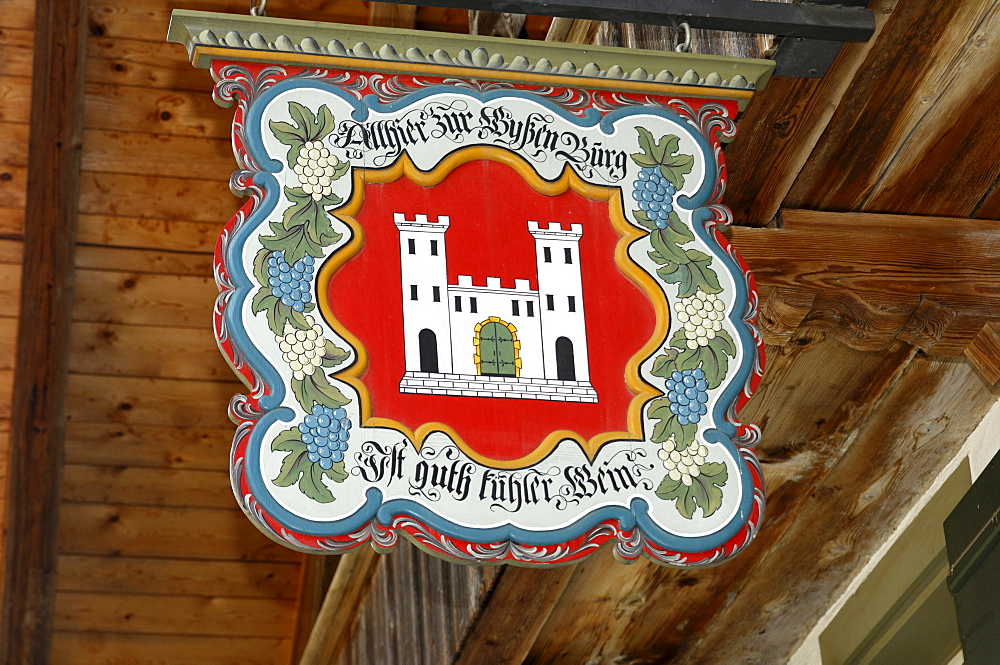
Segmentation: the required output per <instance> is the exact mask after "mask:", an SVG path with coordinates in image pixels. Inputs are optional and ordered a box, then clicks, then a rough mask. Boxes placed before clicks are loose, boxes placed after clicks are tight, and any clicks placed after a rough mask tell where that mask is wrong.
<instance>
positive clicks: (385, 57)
mask: <svg viewBox="0 0 1000 665" xmlns="http://www.w3.org/2000/svg"><path fill="white" fill-rule="evenodd" d="M167 41H169V42H175V43H178V44H183V45H184V46H185V47H186V48H187V50H188V55H189V56H190V57H191V58H192V62H193V63H194V64H195V65H196V66H198V67H208V65H209V63H208V62H203V61H201V60H202V59H198V58H197V57H196V55H197V54H196V52H195V48H196V47H197V46H211V47H218V48H233V49H241V50H247V49H250V50H254V51H263V52H271V53H274V54H275V56H276V59H279V60H280V54H281V53H303V54H313V55H318V56H323V55H327V56H339V57H350V58H359V59H366V60H372V61H373V62H377V61H395V62H411V63H421V64H432V65H445V66H454V67H464V68H475V69H495V70H505V71H514V72H533V73H538V74H546V75H549V76H565V77H566V78H567V79H577V80H576V81H573V82H570V81H567V85H574V86H581V85H582V86H586V83H585V81H581V80H579V79H587V78H599V79H612V80H621V81H635V82H645V83H652V84H657V83H661V84H669V85H683V86H691V87H692V88H715V89H719V88H721V89H726V88H729V89H735V90H761V89H763V87H764V85H765V84H766V83H767V81H768V79H769V78H770V76H771V73H772V72H773V71H774V61H773V60H757V59H751V58H730V57H723V56H711V55H698V54H691V53H674V52H670V51H646V50H641V49H625V48H609V47H603V46H583V45H579V44H566V43H562V42H543V41H536V40H528V39H505V38H501V37H484V36H480V35H458V34H451V33H442V32H429V31H422V30H400V29H397V28H382V27H373V26H364V25H341V24H337V23H321V22H318V21H297V20H289V19H278V18H270V17H256V16H244V15H238V14H217V13H213V12H198V11H188V10H180V9H175V10H174V11H173V14H172V15H171V18H170V28H169V29H168V32H167ZM578 63H584V64H583V65H582V66H578ZM719 92H722V91H719ZM722 94H723V96H724V94H725V93H722Z"/></svg>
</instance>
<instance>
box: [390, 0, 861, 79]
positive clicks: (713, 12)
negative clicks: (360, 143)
mask: <svg viewBox="0 0 1000 665" xmlns="http://www.w3.org/2000/svg"><path fill="white" fill-rule="evenodd" d="M384 1H387V2H393V3H396V4H411V3H412V0H384ZM419 2H420V4H423V5H431V6H434V7H447V8H452V9H473V10H480V11H493V12H511V13H515V14H535V15H539V16H559V17H563V18H577V19H587V20H592V21H609V20H613V21H620V22H623V23H645V24H647V25H663V26H672V27H676V26H678V25H680V24H681V23H687V24H688V25H689V26H691V27H692V28H703V29H706V30H727V31H733V32H750V33H757V34H771V35H779V36H781V37H783V39H782V44H781V46H780V47H779V49H778V54H777V56H776V57H775V60H776V61H777V67H776V70H775V75H777V76H798V77H808V78H820V77H822V76H823V74H825V73H826V70H827V69H828V68H829V66H830V64H831V63H832V62H833V59H834V58H835V57H836V55H837V53H838V52H839V51H840V46H841V45H842V44H843V43H844V42H865V41H868V39H869V38H870V37H871V36H872V34H874V32H875V16H874V14H873V12H872V11H871V10H869V9H866V8H865V7H866V5H867V0H836V2H834V0H812V2H803V3H790V2H770V1H765V0H419Z"/></svg>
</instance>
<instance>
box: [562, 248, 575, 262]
mask: <svg viewBox="0 0 1000 665" xmlns="http://www.w3.org/2000/svg"><path fill="white" fill-rule="evenodd" d="M563 253H564V255H565V256H566V263H573V249H572V248H570V247H566V248H565V249H563Z"/></svg>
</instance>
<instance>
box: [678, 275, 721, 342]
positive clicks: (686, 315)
mask: <svg viewBox="0 0 1000 665" xmlns="http://www.w3.org/2000/svg"><path fill="white" fill-rule="evenodd" d="M725 309H726V303H724V302H722V300H720V299H719V296H717V295H715V294H714V293H705V292H704V291H702V290H701V289H698V292H697V293H695V294H694V295H693V296H691V297H689V298H681V299H680V300H679V301H678V302H676V303H674V312H675V313H676V314H675V316H676V317H677V320H678V321H680V322H681V323H682V324H684V336H685V337H686V338H687V347H688V348H689V349H697V348H698V347H699V346H708V340H710V339H713V338H715V334H716V333H717V332H719V331H720V330H722V319H723V318H724V316H725V314H724V313H723V312H724V310H725Z"/></svg>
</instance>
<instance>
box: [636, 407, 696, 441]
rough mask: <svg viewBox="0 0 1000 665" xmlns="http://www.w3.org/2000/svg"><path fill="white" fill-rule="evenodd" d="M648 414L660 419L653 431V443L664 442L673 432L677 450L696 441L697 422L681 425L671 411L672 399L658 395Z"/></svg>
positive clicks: (651, 437)
mask: <svg viewBox="0 0 1000 665" xmlns="http://www.w3.org/2000/svg"><path fill="white" fill-rule="evenodd" d="M648 414H649V418H650V419H651V420H659V422H658V423H656V425H654V426H653V433H652V435H651V436H650V438H649V440H650V441H652V442H653V443H663V442H664V441H666V440H667V439H669V438H670V435H671V434H673V435H674V443H675V444H676V445H677V450H684V449H685V448H687V447H688V445H689V444H690V443H691V442H692V441H694V437H695V434H696V433H697V432H698V425H697V424H696V423H688V424H687V425H681V424H680V422H678V420H677V416H676V415H674V414H673V413H671V412H670V400H668V399H667V398H666V397H658V398H656V399H655V400H653V401H652V402H650V405H649V411H648Z"/></svg>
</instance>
